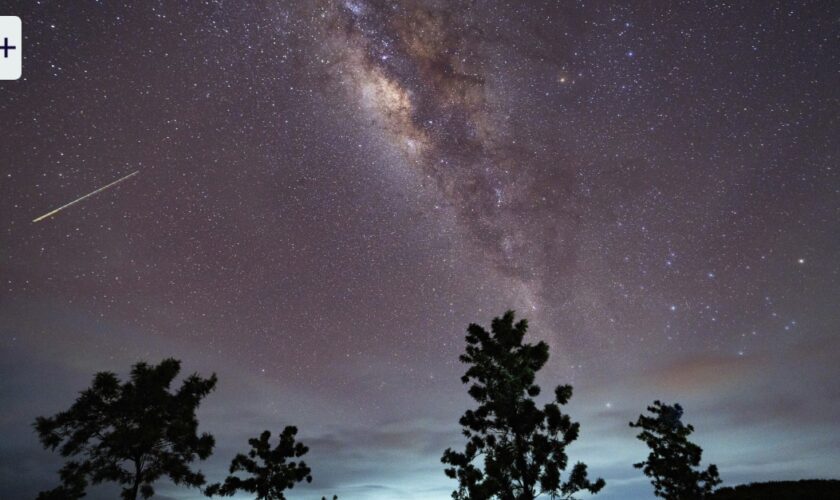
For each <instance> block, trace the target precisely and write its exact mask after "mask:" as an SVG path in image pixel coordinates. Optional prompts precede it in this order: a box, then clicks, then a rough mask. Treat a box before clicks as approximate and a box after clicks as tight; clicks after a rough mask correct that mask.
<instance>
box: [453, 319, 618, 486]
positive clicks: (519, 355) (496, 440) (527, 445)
mask: <svg viewBox="0 0 840 500" xmlns="http://www.w3.org/2000/svg"><path fill="white" fill-rule="evenodd" d="M527 329H528V323H527V321H526V320H524V319H523V320H521V321H519V322H517V323H514V313H513V311H508V312H507V313H505V315H504V316H502V317H501V318H495V319H493V321H492V324H491V331H490V332H487V331H486V330H485V329H484V328H482V327H481V326H479V325H475V324H472V325H469V327H468V329H467V336H466V341H467V347H466V351H465V353H464V354H463V355H461V356H460V359H461V361H462V362H463V363H465V364H467V365H469V368H468V369H467V371H466V373H465V374H464V376H463V377H462V378H461V380H462V382H464V383H465V384H470V387H469V389H468V392H469V394H470V396H472V398H473V399H474V400H475V401H476V402H477V403H478V407H477V408H476V409H474V410H467V411H466V412H465V413H464V415H463V416H462V417H461V419H460V423H461V426H462V427H463V433H464V436H466V437H467V440H468V441H467V445H466V448H465V450H464V452H456V451H453V450H452V449H447V450H446V451H445V452H444V454H443V458H442V459H441V461H442V462H443V463H445V464H448V465H449V466H450V467H448V468H446V469H445V472H446V475H447V476H449V477H451V478H453V479H457V480H458V485H459V487H458V490H456V491H454V492H453V493H452V497H453V498H456V499H489V498H498V499H504V500H509V499H510V500H512V499H517V500H530V499H533V498H536V497H537V496H539V495H541V494H547V495H549V496H551V497H552V498H572V495H573V494H575V493H577V492H580V491H584V490H585V491H589V492H591V493H596V492H598V491H599V490H601V488H603V486H604V484H605V483H604V480H603V479H598V480H597V481H595V482H594V483H593V482H590V481H589V479H588V477H587V470H586V465H584V464H582V463H577V464H575V465H574V467H572V470H571V472H570V474H569V475H568V478H567V479H566V480H565V481H563V480H562V479H561V473H562V472H563V471H564V470H566V467H567V465H568V458H567V456H566V453H565V448H566V446H567V445H568V444H569V443H571V442H572V441H574V440H575V439H577V437H578V434H579V429H580V426H579V424H578V423H576V422H572V420H571V418H570V417H569V416H568V415H565V414H564V413H562V411H561V409H560V407H561V406H562V405H565V404H566V403H568V401H569V399H570V398H571V397H572V387H571V386H569V385H559V386H557V387H556V388H555V390H554V400H553V401H552V402H549V403H548V404H546V405H544V406H542V407H539V406H538V405H537V404H536V402H535V401H534V399H533V398H535V397H537V396H538V395H539V394H540V391H541V389H540V387H539V386H538V385H536V384H535V383H534V380H535V377H536V374H537V372H538V371H539V370H540V369H542V367H543V366H544V365H545V363H546V362H547V361H548V345H547V344H546V343H545V342H538V343H537V344H527V343H523V342H522V341H523V338H524V336H525V333H526V331H527ZM479 459H481V463H479Z"/></svg>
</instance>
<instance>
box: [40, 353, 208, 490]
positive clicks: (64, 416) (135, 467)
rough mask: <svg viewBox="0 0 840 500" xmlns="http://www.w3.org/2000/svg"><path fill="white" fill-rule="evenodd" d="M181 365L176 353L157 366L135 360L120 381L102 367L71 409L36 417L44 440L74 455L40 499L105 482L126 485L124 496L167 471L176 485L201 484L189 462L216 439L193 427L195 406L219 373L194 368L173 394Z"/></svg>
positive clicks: (204, 455) (64, 453)
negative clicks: (56, 483) (200, 372)
mask: <svg viewBox="0 0 840 500" xmlns="http://www.w3.org/2000/svg"><path fill="white" fill-rule="evenodd" d="M180 369H181V364H180V362H179V361H177V360H174V359H166V360H164V361H162V362H161V363H160V364H159V365H157V366H149V365H147V364H146V363H137V364H136V365H134V367H133V368H132V370H131V377H130V380H129V381H128V382H126V383H122V384H121V383H120V381H119V379H118V378H117V376H116V375H115V374H113V373H109V372H100V373H97V374H96V376H95V377H94V380H93V384H92V385H91V387H90V388H89V389H87V390H85V391H83V392H82V393H81V395H80V396H79V397H78V399H76V402H75V403H73V405H72V406H71V407H70V409H69V410H67V411H65V412H61V413H59V414H57V415H55V416H53V417H49V418H47V417H38V418H37V419H36V421H35V429H36V430H37V432H38V437H39V438H40V440H41V443H42V444H43V445H44V447H45V448H47V449H50V450H56V449H58V451H59V453H61V455H62V456H63V457H73V459H72V460H69V461H68V462H67V463H65V465H64V466H63V467H62V469H61V472H60V474H61V481H62V486H60V487H58V488H56V489H54V490H51V491H47V492H43V493H41V494H40V495H39V497H38V498H39V499H42V500H45V499H59V498H61V499H75V498H81V497H83V496H84V494H85V489H86V488H87V486H88V485H89V484H99V483H103V482H116V483H118V484H119V485H121V486H123V489H122V498H124V499H136V498H137V496H138V495H140V496H142V497H143V498H148V497H151V496H152V495H153V494H154V489H153V488H152V484H153V483H154V482H155V481H157V480H158V479H159V478H161V477H162V476H167V477H169V479H171V480H172V481H173V482H174V483H176V484H185V485H188V486H201V485H202V484H204V476H203V475H202V474H201V473H200V472H195V471H193V470H192V469H190V464H191V463H192V462H193V461H194V460H195V459H196V458H199V459H202V460H203V459H205V458H207V457H208V456H210V454H211V453H212V450H213V445H214V440H213V436H211V435H209V434H206V433H205V434H202V435H201V436H199V435H197V434H196V432H197V429H198V421H197V420H196V417H195V411H196V409H197V408H198V405H199V404H200V403H201V400H202V399H203V398H204V397H205V396H207V394H209V393H210V391H212V390H213V388H214V387H215V385H216V376H215V375H212V376H211V377H210V378H208V379H204V378H201V377H199V376H198V375H196V374H193V375H191V376H189V377H187V378H186V379H185V380H184V382H183V383H182V384H181V387H180V389H178V391H177V392H175V393H171V392H170V391H169V387H170V385H171V384H172V381H173V380H174V379H175V377H176V376H177V375H178V373H179V372H180Z"/></svg>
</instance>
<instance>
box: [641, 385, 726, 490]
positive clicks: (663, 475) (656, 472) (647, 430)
mask: <svg viewBox="0 0 840 500" xmlns="http://www.w3.org/2000/svg"><path fill="white" fill-rule="evenodd" d="M647 411H648V412H650V413H651V414H652V415H644V414H642V415H639V418H638V420H636V422H635V423H634V422H630V427H634V428H638V429H641V432H640V433H639V434H638V435H637V436H636V437H637V438H638V439H639V440H641V441H643V442H644V443H645V444H647V445H648V447H649V448H650V454H648V457H647V460H646V461H644V462H639V463H637V464H633V467H635V468H637V469H642V470H643V471H644V473H645V475H646V476H648V477H650V478H651V483H652V484H653V488H654V493H655V494H656V496H658V497H662V498H666V499H668V500H696V499H702V498H707V497H708V496H709V495H710V494H711V493H712V490H714V488H715V486H717V485H718V484H720V476H719V475H718V470H717V466H716V465H714V464H712V465H709V467H708V468H707V469H706V470H700V469H699V467H700V459H701V457H702V455H703V450H702V448H700V447H699V446H697V445H696V444H694V443H692V442H691V441H689V440H688V436H690V435H691V433H692V432H694V427H692V426H691V425H685V424H683V423H682V416H683V408H682V406H680V405H679V404H674V405H666V404H662V402H661V401H654V402H653V406H648V408H647Z"/></svg>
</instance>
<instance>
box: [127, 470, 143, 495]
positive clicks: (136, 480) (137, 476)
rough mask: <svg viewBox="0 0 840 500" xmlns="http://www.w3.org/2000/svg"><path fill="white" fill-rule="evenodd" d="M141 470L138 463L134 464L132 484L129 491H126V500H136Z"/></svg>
mask: <svg viewBox="0 0 840 500" xmlns="http://www.w3.org/2000/svg"><path fill="white" fill-rule="evenodd" d="M142 472H143V470H142V469H141V468H140V462H134V484H133V485H132V486H131V489H130V490H129V491H128V499H127V500H137V493H138V492H139V491H140V483H141V478H142V477H143V475H142Z"/></svg>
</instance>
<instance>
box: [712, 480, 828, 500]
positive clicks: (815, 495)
mask: <svg viewBox="0 0 840 500" xmlns="http://www.w3.org/2000/svg"><path fill="white" fill-rule="evenodd" d="M709 498H713V499H715V500H805V499H807V500H835V499H837V498H840V481H837V480H825V479H807V480H801V481H771V482H768V483H750V484H742V485H739V486H735V487H731V488H720V489H718V490H717V491H715V492H714V494H712V495H711V496H710V497H709Z"/></svg>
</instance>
